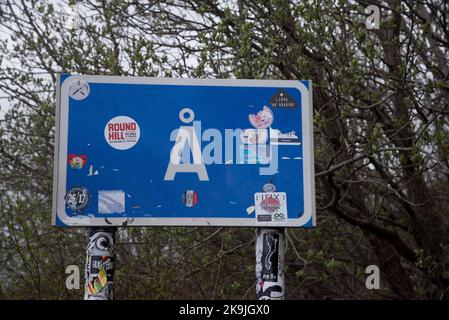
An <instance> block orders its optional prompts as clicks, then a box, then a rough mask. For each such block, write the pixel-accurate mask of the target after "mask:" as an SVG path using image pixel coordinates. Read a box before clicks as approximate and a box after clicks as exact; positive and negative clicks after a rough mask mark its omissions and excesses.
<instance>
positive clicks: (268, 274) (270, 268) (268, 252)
mask: <svg viewBox="0 0 449 320" xmlns="http://www.w3.org/2000/svg"><path fill="white" fill-rule="evenodd" d="M278 270H279V234H264V236H263V248H262V275H261V276H262V280H264V281H272V282H276V281H278Z"/></svg>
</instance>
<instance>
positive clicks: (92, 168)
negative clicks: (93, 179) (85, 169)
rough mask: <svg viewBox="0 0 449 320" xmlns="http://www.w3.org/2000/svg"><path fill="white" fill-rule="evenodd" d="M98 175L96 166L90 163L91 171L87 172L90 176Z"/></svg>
mask: <svg viewBox="0 0 449 320" xmlns="http://www.w3.org/2000/svg"><path fill="white" fill-rule="evenodd" d="M97 175H98V170H95V172H94V166H93V165H90V166H89V173H88V174H87V176H88V177H90V176H97Z"/></svg>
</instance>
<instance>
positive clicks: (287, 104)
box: [270, 89, 298, 108]
mask: <svg viewBox="0 0 449 320" xmlns="http://www.w3.org/2000/svg"><path fill="white" fill-rule="evenodd" d="M270 103H271V105H272V107H273V108H296V107H297V106H298V103H297V102H296V100H295V99H294V98H292V97H290V96H289V95H288V94H287V93H286V92H285V91H284V90H282V89H281V90H279V91H278V92H277V93H276V94H275V95H274V96H273V97H272V98H271V99H270Z"/></svg>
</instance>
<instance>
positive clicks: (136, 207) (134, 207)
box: [131, 205, 140, 209]
mask: <svg viewBox="0 0 449 320" xmlns="http://www.w3.org/2000/svg"><path fill="white" fill-rule="evenodd" d="M131 208H133V209H140V206H138V205H135V206H132V207H131Z"/></svg>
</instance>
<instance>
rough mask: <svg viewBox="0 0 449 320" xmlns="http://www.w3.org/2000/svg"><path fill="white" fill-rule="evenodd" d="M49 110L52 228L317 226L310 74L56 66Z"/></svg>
mask: <svg viewBox="0 0 449 320" xmlns="http://www.w3.org/2000/svg"><path fill="white" fill-rule="evenodd" d="M56 118H57V123H56V131H57V132H56V144H55V174H54V188H53V189H54V194H53V224H54V225H56V226H128V225H133V226H151V225H167V226H169V225H172V226H175V225H176V226H188V225H211V226H253V227H313V226H315V190H314V178H313V177H314V168H313V137H312V129H313V125H312V83H311V82H310V81H286V80H277V81H274V80H222V79H216V80H206V79H167V78H142V77H118V76H90V75H89V76H88V75H68V74H64V75H60V76H59V77H58V83H57V114H56ZM73 155H82V156H83V157H84V158H85V159H86V160H87V161H84V162H83V163H82V165H76V166H75V165H73V161H69V160H70V159H69V156H70V157H72V158H73ZM267 184H268V185H269V184H273V185H275V186H276V192H272V193H271V194H268V195H260V193H263V192H264V191H265V190H264V186H266V185H267Z"/></svg>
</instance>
